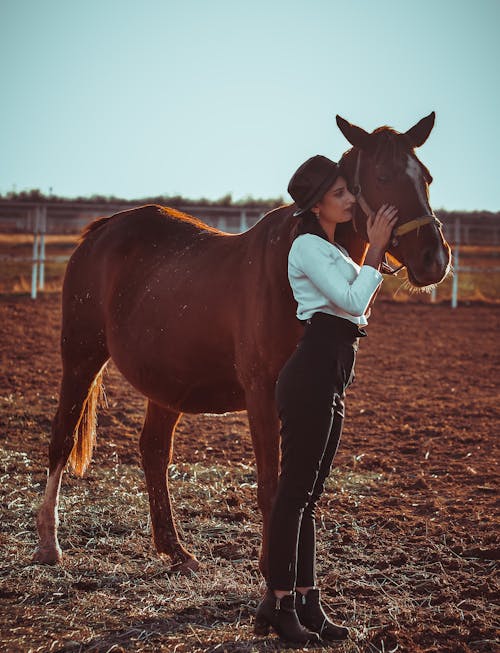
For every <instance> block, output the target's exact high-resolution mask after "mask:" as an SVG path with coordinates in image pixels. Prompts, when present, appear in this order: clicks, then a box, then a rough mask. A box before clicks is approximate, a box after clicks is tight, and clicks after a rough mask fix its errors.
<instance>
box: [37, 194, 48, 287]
mask: <svg viewBox="0 0 500 653" xmlns="http://www.w3.org/2000/svg"><path fill="white" fill-rule="evenodd" d="M40 232H41V233H40V261H39V268H38V271H39V278H38V288H39V290H43V289H44V287H45V234H46V232H47V207H46V206H41V207H40Z"/></svg>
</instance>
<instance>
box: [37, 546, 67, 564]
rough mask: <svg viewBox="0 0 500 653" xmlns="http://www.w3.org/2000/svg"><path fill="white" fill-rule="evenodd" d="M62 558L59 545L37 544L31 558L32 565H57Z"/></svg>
mask: <svg viewBox="0 0 500 653" xmlns="http://www.w3.org/2000/svg"><path fill="white" fill-rule="evenodd" d="M61 560H62V551H61V549H60V547H53V546H51V547H48V546H39V547H38V549H37V550H36V551H35V553H34V554H33V557H32V558H31V563H32V564H34V565H58V564H59V563H60V562H61Z"/></svg>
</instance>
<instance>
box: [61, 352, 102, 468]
mask: <svg viewBox="0 0 500 653" xmlns="http://www.w3.org/2000/svg"><path fill="white" fill-rule="evenodd" d="M105 367H106V365H103V367H102V368H101V369H100V370H99V372H98V373H97V375H96V376H95V377H94V380H93V381H92V383H91V384H90V388H89V391H88V394H87V398H86V399H85V401H84V403H83V408H82V412H81V413H80V417H79V418H78V422H77V424H76V426H75V430H74V432H73V437H74V440H75V444H74V445H73V449H72V450H71V453H70V455H69V464H70V465H71V469H72V470H73V471H74V472H75V474H76V475H77V476H83V475H84V474H85V470H86V469H87V467H88V466H89V463H90V461H91V459H92V451H93V450H94V444H95V441H96V424H97V419H96V412H97V406H98V404H99V403H100V402H101V400H102V399H103V398H104V389H103V386H102V375H103V372H104V368H105Z"/></svg>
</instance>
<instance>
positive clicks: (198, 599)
mask: <svg viewBox="0 0 500 653" xmlns="http://www.w3.org/2000/svg"><path fill="white" fill-rule="evenodd" d="M355 462H356V461H354V463H355ZM1 470H2V492H3V493H4V496H3V497H2V506H3V508H2V513H3V514H2V525H3V535H2V539H3V563H2V568H1V572H0V573H1V578H2V590H1V599H2V603H3V605H4V606H5V607H7V608H8V611H7V612H5V613H4V617H3V619H2V621H3V627H4V629H2V635H1V637H0V647H1V649H2V650H5V651H24V652H33V653H35V652H42V651H53V652H56V651H58V652H62V651H102V652H104V651H108V652H111V651H115V652H118V651H141V652H142V651H176V652H178V653H183V652H185V651H192V652H198V651H200V652H201V651H205V652H207V651H211V652H213V653H215V652H216V651H217V652H218V651H228V652H229V651H232V652H236V651H238V652H240V653H243V652H245V653H250V652H254V651H255V652H257V651H272V650H282V651H285V650H287V647H286V646H285V645H282V644H280V643H279V642H278V640H276V639H275V638H269V639H262V640H258V639H256V638H255V636H254V635H253V633H252V628H251V621H252V614H253V613H254V610H255V607H256V605H257V602H258V599H259V596H260V595H261V593H262V590H263V583H262V580H261V577H260V575H259V573H258V571H257V569H256V559H257V552H258V547H259V541H260V524H259V518H258V515H257V513H256V511H255V505H254V494H255V475H254V472H253V469H252V468H251V467H248V466H246V465H235V466H233V467H231V468H227V467H222V466H218V465H214V466H212V467H205V466H202V465H199V464H194V465H189V464H183V465H175V466H173V468H172V470H171V474H170V479H171V485H172V489H173V493H174V495H175V505H176V512H177V514H178V516H179V520H180V523H181V524H182V530H183V533H184V539H185V540H186V541H187V542H189V546H190V547H192V548H193V550H194V551H195V552H196V554H197V555H198V557H199V558H200V560H202V562H203V565H202V569H201V571H200V572H199V573H197V574H193V575H192V576H191V577H185V576H178V575H174V576H169V574H168V573H167V566H166V564H165V562H164V561H162V560H161V559H159V558H158V557H157V556H156V555H155V554H154V552H153V551H152V546H151V539H150V528H149V523H148V518H147V515H148V506H147V495H146V494H145V487H144V482H143V477H142V472H141V471H140V470H139V469H138V468H137V467H135V466H129V465H122V464H118V463H116V464H112V461H111V464H110V467H109V468H107V469H106V468H102V467H101V468H98V467H96V466H94V467H93V468H92V469H91V472H90V474H89V475H88V476H87V477H86V478H84V479H78V480H77V479H75V478H74V477H70V476H67V477H66V482H65V483H64V490H63V496H62V500H61V517H62V520H61V527H60V537H61V543H62V546H63V549H64V552H65V559H64V563H63V565H62V566H59V567H44V566H40V565H31V564H30V556H31V554H32V551H33V548H34V544H35V536H34V514H35V510H36V505H37V503H38V502H39V500H40V496H41V492H42V488H43V481H44V479H43V478H42V477H41V475H40V473H39V472H38V471H36V469H35V468H34V466H33V465H32V463H31V461H30V460H29V458H28V456H27V455H26V454H24V453H21V452H18V453H15V452H12V451H7V450H4V451H3V452H2V467H1ZM390 483H391V480H390V478H389V477H388V476H387V475H384V474H382V473H374V472H370V471H366V470H365V471H363V470H360V471H355V470H351V471H344V472H339V471H337V472H335V473H334V474H333V475H332V476H331V477H330V479H329V488H328V490H327V494H328V496H330V497H335V496H340V497H343V499H344V500H345V502H346V508H348V509H347V510H340V512H339V511H338V509H337V511H336V512H333V511H331V510H328V506H327V507H326V509H325V510H324V511H323V514H322V519H321V528H320V542H321V545H320V551H319V553H320V559H321V560H322V561H323V565H324V567H323V568H322V569H320V571H321V572H322V575H324V579H323V584H324V586H325V588H326V590H325V595H326V599H327V602H328V604H329V605H330V608H331V609H332V611H333V612H334V613H335V614H336V615H337V617H338V618H339V619H342V620H343V621H344V622H345V623H346V625H348V626H349V627H351V629H352V639H351V640H350V641H349V642H348V643H344V644H341V645H336V646H335V650H336V651H339V652H342V653H361V652H362V651H363V652H364V651H370V652H373V653H375V652H376V651H380V652H381V651H391V650H393V651H395V650H403V651H404V650H413V649H408V648H405V640H406V637H405V631H409V632H410V633H411V631H412V629H421V623H422V620H425V622H426V624H427V630H428V638H429V644H431V642H432V634H433V630H434V633H435V636H436V638H438V641H440V642H442V639H441V633H440V631H441V630H442V627H443V623H445V624H448V625H449V627H453V629H454V630H455V631H456V634H459V631H461V630H462V631H463V632H464V633H465V632H468V630H470V628H471V627H473V619H471V617H470V615H469V614H467V611H469V612H470V609H471V607H473V608H474V609H477V610H481V611H482V612H483V616H484V618H485V619H486V620H487V621H489V620H491V623H493V622H494V618H495V614H494V608H493V605H491V604H488V603H484V601H483V600H482V599H481V598H480V597H474V596H471V597H470V598H469V599H468V600H467V601H465V600H462V601H461V602H460V601H456V602H455V601H453V600H452V601H450V600H449V599H450V593H451V595H453V591H454V590H453V585H454V580H453V571H452V570H453V568H454V567H456V565H455V566H454V564H453V563H454V562H455V561H458V562H459V564H460V565H461V566H463V565H464V564H466V565H469V566H470V567H471V568H473V570H474V571H475V572H476V580H477V583H478V584H479V583H480V582H482V580H481V579H483V580H484V577H485V575H486V574H485V572H487V571H489V570H488V569H485V565H484V561H479V562H478V561H474V560H466V559H465V557H464V556H463V555H462V556H460V555H459V554H457V553H454V552H453V551H452V550H451V549H450V548H449V547H448V546H447V541H446V535H445V534H443V535H441V536H438V537H436V533H435V532H433V528H432V525H430V524H426V525H425V526H424V524H422V527H421V528H418V529H416V530H415V531H414V532H413V533H411V532H410V533H408V534H407V535H406V539H407V540H408V541H407V542H406V544H403V542H402V541H401V540H400V535H401V533H402V532H403V530H404V526H403V525H402V526H401V529H399V528H397V526H396V525H395V524H394V523H392V524H391V523H390V522H387V523H385V524H384V523H377V522H375V523H369V519H368V520H366V518H365V519H364V520H361V519H359V518H358V517H357V516H356V515H357V514H358V510H359V508H360V507H361V506H362V507H363V509H364V510H363V512H365V511H366V512H367V514H368V515H369V505H368V504H369V498H370V495H371V494H372V493H373V492H374V491H376V490H377V488H380V486H381V485H384V486H387V485H389V486H390ZM68 486H69V487H68ZM386 490H387V487H386ZM394 498H395V500H399V499H398V497H396V496H395V497H394ZM336 503H338V502H336ZM341 503H342V502H341ZM337 508H338V506H337ZM334 515H335V516H334ZM398 531H400V532H399V533H398ZM408 543H409V549H408ZM412 546H413V547H415V549H414V550H413V551H412V550H411V549H412ZM492 565H494V563H493V562H491V563H489V567H492ZM327 569H328V570H330V571H326V570H327ZM332 570H334V571H332ZM433 624H434V627H433ZM488 640H490V642H489V641H488ZM490 643H491V645H493V631H491V632H487V631H485V630H484V629H483V630H481V629H479V630H478V635H477V642H476V646H475V647H472V646H471V648H470V649H463V650H475V651H489V650H493V649H492V648H488V646H490ZM414 650H440V651H445V650H447V649H446V648H438V649H434V648H428V649H425V648H422V649H414ZM453 650H454V651H458V650H460V649H453Z"/></svg>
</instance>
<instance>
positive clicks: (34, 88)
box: [0, 0, 500, 211]
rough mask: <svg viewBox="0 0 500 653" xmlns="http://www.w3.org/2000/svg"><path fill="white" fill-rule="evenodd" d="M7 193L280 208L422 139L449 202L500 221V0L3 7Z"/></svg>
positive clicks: (64, 0) (1, 123)
mask: <svg viewBox="0 0 500 653" xmlns="http://www.w3.org/2000/svg"><path fill="white" fill-rule="evenodd" d="M0 24H1V27H2V28H1V39H0V80H1V95H0V100H1V102H0V193H6V192H8V191H11V190H17V191H21V190H26V189H31V188H39V189H40V190H41V191H42V192H44V193H48V192H49V191H50V189H52V191H53V192H54V193H55V194H58V195H65V196H69V197H71V196H77V195H91V194H94V193H99V194H104V195H110V194H113V195H117V196H122V197H125V198H140V197H145V196H148V195H149V196H154V195H162V194H164V195H175V194H181V195H184V196H186V197H190V198H193V199H194V198H199V197H207V198H210V199H216V198H219V197H221V196H223V195H225V194H226V193H232V195H233V198H234V199H239V198H242V197H245V196H247V195H252V196H254V197H277V196H280V195H282V196H283V197H284V198H286V199H287V200H289V198H288V195H287V193H286V187H287V184H288V180H289V178H290V176H291V175H292V173H293V172H294V170H295V169H296V168H297V167H298V166H299V165H300V163H302V161H304V160H305V159H306V158H308V157H309V156H312V155H313V154H318V153H321V154H325V155H326V156H329V157H330V158H333V159H335V160H337V159H338V158H339V157H340V155H341V154H342V152H344V151H345V150H346V149H347V148H348V143H347V141H345V139H344V137H343V136H342V134H341V133H340V132H339V130H338V128H337V126H336V124H335V114H336V113H339V114H340V115H342V116H343V117H344V118H346V119H347V120H349V121H350V122H354V123H356V124H358V125H360V126H362V127H363V128H365V129H367V130H368V131H372V130H373V129H375V128H376V127H378V126H380V125H382V124H388V125H391V126H392V127H394V128H395V129H397V130H398V131H406V130H407V129H408V128H409V127H411V126H412V125H413V124H414V123H416V122H417V121H418V120H419V119H420V118H422V117H423V116H425V115H427V114H428V113H430V112H431V111H432V110H435V111H436V114H437V119H436V125H435V127H434V130H433V132H432V133H431V135H430V137H429V140H428V141H427V143H425V144H424V145H423V146H422V147H421V148H420V150H419V151H418V153H419V156H420V158H421V159H422V160H423V162H424V163H425V164H426V165H427V166H428V167H429V168H430V170H431V173H432V175H433V176H434V183H433V184H432V186H431V203H432V205H433V206H434V208H436V209H437V208H445V209H448V210H460V209H467V210H474V209H488V210H491V211H498V210H500V166H499V157H500V73H499V69H500V38H499V33H498V30H499V25H500V0H476V1H475V2H472V1H471V0H418V2H417V1H416V0H412V1H410V0H342V1H338V0H43V1H42V0H0Z"/></svg>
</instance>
